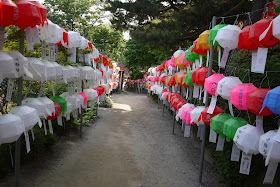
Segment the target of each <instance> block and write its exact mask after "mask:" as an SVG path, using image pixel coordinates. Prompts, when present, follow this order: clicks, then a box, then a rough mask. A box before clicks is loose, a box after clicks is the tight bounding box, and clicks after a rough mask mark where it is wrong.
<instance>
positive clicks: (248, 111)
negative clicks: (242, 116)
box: [246, 110, 251, 124]
mask: <svg viewBox="0 0 280 187" xmlns="http://www.w3.org/2000/svg"><path fill="white" fill-rule="evenodd" d="M246 112H247V115H248V119H249V123H250V124H251V118H250V115H249V111H248V110H246Z"/></svg>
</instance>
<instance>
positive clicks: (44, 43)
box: [41, 41, 47, 60]
mask: <svg viewBox="0 0 280 187" xmlns="http://www.w3.org/2000/svg"><path fill="white" fill-rule="evenodd" d="M46 48H47V45H46V42H44V41H43V42H42V54H41V55H42V60H45V59H46Z"/></svg>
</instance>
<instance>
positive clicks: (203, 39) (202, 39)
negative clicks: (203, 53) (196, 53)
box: [196, 30, 210, 50]
mask: <svg viewBox="0 0 280 187" xmlns="http://www.w3.org/2000/svg"><path fill="white" fill-rule="evenodd" d="M209 34H210V30H205V31H203V32H202V33H201V34H200V35H199V38H198V41H197V46H196V47H197V48H198V47H199V46H201V47H202V48H203V49H206V50H208V49H210V46H209V42H208V40H209Z"/></svg>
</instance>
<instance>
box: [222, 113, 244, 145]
mask: <svg viewBox="0 0 280 187" xmlns="http://www.w3.org/2000/svg"><path fill="white" fill-rule="evenodd" d="M247 124H248V122H247V121H246V120H245V119H242V118H238V117H237V118H230V119H228V120H226V121H225V122H224V128H223V134H224V135H225V136H226V140H227V141H228V142H230V141H231V140H233V138H234V135H235V133H236V131H237V129H238V128H239V127H242V126H244V125H247Z"/></svg>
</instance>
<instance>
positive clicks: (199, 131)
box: [196, 125, 201, 138]
mask: <svg viewBox="0 0 280 187" xmlns="http://www.w3.org/2000/svg"><path fill="white" fill-rule="evenodd" d="M200 135H201V125H199V126H198V127H197V135H196V137H198V138H199V137H200Z"/></svg>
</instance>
